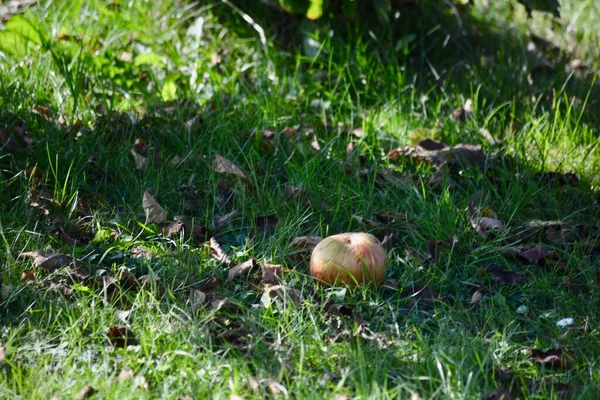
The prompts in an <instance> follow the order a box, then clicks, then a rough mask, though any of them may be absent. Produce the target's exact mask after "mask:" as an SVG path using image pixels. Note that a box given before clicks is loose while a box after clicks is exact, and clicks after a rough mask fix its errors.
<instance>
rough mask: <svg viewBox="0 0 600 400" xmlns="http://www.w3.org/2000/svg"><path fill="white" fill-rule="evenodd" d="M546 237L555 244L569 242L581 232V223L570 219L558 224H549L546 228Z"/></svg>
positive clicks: (575, 239) (572, 241)
mask: <svg viewBox="0 0 600 400" xmlns="http://www.w3.org/2000/svg"><path fill="white" fill-rule="evenodd" d="M545 233H546V238H547V239H548V240H549V241H550V242H552V243H555V244H571V243H574V242H575V241H577V240H578V239H579V238H580V237H581V236H582V234H583V225H582V224H581V223H579V222H578V221H575V220H571V221H567V222H566V223H564V224H560V225H558V226H549V227H548V228H547V229H546V232H545Z"/></svg>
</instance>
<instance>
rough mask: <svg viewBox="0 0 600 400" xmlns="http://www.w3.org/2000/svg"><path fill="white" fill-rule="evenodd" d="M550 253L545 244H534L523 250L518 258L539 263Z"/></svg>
mask: <svg viewBox="0 0 600 400" xmlns="http://www.w3.org/2000/svg"><path fill="white" fill-rule="evenodd" d="M549 255H550V250H548V248H547V247H545V246H534V247H531V248H528V249H526V250H524V251H522V252H521V253H520V254H519V255H518V258H519V259H521V260H523V261H525V262H527V263H528V264H539V263H540V262H542V261H544V260H545V259H546V258H547V257H548V256H549Z"/></svg>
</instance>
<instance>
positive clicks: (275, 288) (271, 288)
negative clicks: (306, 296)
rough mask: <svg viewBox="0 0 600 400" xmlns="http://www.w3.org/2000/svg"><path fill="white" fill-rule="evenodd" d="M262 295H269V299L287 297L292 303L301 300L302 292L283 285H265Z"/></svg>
mask: <svg viewBox="0 0 600 400" xmlns="http://www.w3.org/2000/svg"><path fill="white" fill-rule="evenodd" d="M263 296H269V298H271V299H281V300H286V299H289V300H291V301H292V302H294V303H300V302H301V301H302V293H301V292H300V291H299V290H298V289H294V288H290V287H286V286H283V285H268V286H266V287H265V290H264V293H263ZM263 301H264V300H263Z"/></svg>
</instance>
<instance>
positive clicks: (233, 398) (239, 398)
mask: <svg viewBox="0 0 600 400" xmlns="http://www.w3.org/2000/svg"><path fill="white" fill-rule="evenodd" d="M229 400H244V398H243V397H242V396H238V395H237V394H232V395H229Z"/></svg>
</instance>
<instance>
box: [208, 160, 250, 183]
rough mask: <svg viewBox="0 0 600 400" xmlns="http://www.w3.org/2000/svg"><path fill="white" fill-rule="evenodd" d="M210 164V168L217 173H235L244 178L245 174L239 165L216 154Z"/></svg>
mask: <svg viewBox="0 0 600 400" xmlns="http://www.w3.org/2000/svg"><path fill="white" fill-rule="evenodd" d="M211 165H212V169H213V170H214V171H215V172H217V173H219V174H230V175H236V176H239V177H240V178H244V179H246V174H244V171H242V169H241V168H240V167H238V166H237V165H235V164H234V163H233V162H231V161H229V160H228V159H226V158H225V157H221V156H220V155H218V154H217V155H215V156H214V157H213V159H212V164H211Z"/></svg>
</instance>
